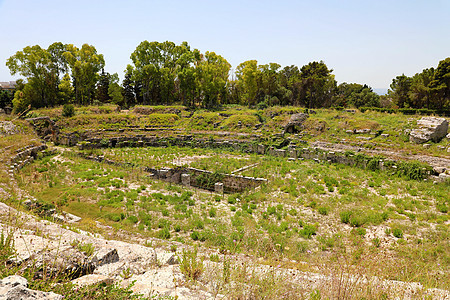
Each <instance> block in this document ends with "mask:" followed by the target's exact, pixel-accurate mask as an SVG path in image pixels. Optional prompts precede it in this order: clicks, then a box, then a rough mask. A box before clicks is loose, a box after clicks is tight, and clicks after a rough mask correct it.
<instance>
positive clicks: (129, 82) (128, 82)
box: [122, 65, 136, 107]
mask: <svg viewBox="0 0 450 300" xmlns="http://www.w3.org/2000/svg"><path fill="white" fill-rule="evenodd" d="M122 88H123V89H122V91H123V101H124V104H123V106H125V107H130V106H131V105H133V104H135V103H136V95H135V88H134V81H133V67H132V66H130V65H129V66H127V69H126V70H125V77H124V79H123V81H122Z"/></svg>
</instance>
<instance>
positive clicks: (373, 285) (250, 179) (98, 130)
mask: <svg viewBox="0 0 450 300" xmlns="http://www.w3.org/2000/svg"><path fill="white" fill-rule="evenodd" d="M0 118H1V121H0V135H1V136H0V149H1V170H0V199H1V203H0V214H1V239H0V259H1V264H0V275H1V278H3V279H2V281H1V283H0V299H3V298H2V297H3V296H1V295H9V296H10V297H16V298H7V299H29V298H26V297H40V298H43V299H62V297H63V296H64V297H65V298H68V299H82V298H86V299H141V298H148V299H449V298H450V292H449V286H450V278H449V274H450V273H449V271H448V270H449V263H450V256H449V255H450V248H449V247H450V243H449V215H448V210H449V206H450V203H449V200H450V196H449V195H450V181H449V177H450V136H449V135H448V118H445V117H439V116H424V115H417V114H403V113H401V112H380V111H373V110H370V109H368V110H356V109H355V110H353V109H348V110H345V109H316V110H308V109H304V108H299V107H278V106H273V107H269V108H262V109H250V108H248V107H247V106H239V105H228V106H227V105H226V106H223V107H222V108H221V109H217V110H202V109H197V110H190V109H187V108H186V107H184V106H135V107H131V108H130V109H128V110H124V109H120V107H118V106H115V105H102V106H79V107H75V108H74V111H73V113H72V114H70V116H69V115H67V114H65V113H64V111H63V108H62V107H55V108H51V109H44V108H42V109H38V110H32V111H30V112H28V114H27V115H26V116H22V117H18V116H17V115H5V114H4V115H1V116H0ZM11 295H12V296H11ZM5 299H6V298H5ZM30 299H31V298H30Z"/></svg>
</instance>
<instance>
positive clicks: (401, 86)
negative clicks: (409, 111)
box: [388, 74, 412, 108]
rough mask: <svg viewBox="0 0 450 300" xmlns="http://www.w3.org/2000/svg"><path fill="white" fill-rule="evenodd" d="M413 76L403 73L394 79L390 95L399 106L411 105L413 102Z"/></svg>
mask: <svg viewBox="0 0 450 300" xmlns="http://www.w3.org/2000/svg"><path fill="white" fill-rule="evenodd" d="M411 83H412V79H411V77H408V76H406V75H405V74H402V75H400V76H397V77H395V78H394V79H392V83H391V85H390V90H389V91H388V95H389V96H390V97H391V98H392V100H393V102H394V104H395V105H396V106H398V107H400V108H401V107H409V106H410V104H411V98H410V90H411Z"/></svg>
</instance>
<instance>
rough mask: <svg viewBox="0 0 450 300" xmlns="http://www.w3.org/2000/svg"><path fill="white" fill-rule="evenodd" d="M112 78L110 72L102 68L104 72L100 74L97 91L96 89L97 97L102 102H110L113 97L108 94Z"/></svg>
mask: <svg viewBox="0 0 450 300" xmlns="http://www.w3.org/2000/svg"><path fill="white" fill-rule="evenodd" d="M110 80H111V75H110V74H109V73H106V72H105V70H104V69H102V72H101V73H100V75H99V79H98V82H97V91H96V98H97V99H98V100H99V101H100V102H103V103H105V102H108V101H109V100H110V99H111V97H110V96H109V94H108V89H109V84H110Z"/></svg>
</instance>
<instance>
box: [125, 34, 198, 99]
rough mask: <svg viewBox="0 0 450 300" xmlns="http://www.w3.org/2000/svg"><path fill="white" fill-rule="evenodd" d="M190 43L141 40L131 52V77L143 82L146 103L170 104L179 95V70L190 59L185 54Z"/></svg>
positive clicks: (187, 63) (187, 65) (189, 62)
mask: <svg viewBox="0 0 450 300" xmlns="http://www.w3.org/2000/svg"><path fill="white" fill-rule="evenodd" d="M190 51H191V50H190V47H189V45H188V44H187V43H186V42H183V43H182V44H181V45H176V44H175V43H173V42H170V41H166V42H163V43H160V42H156V41H154V42H148V41H143V42H141V43H140V44H139V45H138V46H137V47H136V50H135V51H134V52H133V53H132V54H131V60H132V61H133V64H134V78H135V80H136V81H139V82H141V83H142V91H141V93H142V96H143V101H144V103H145V104H161V103H165V104H170V103H172V102H173V101H175V100H176V99H178V97H179V90H178V89H177V87H179V85H178V83H177V80H178V74H180V73H182V71H183V69H184V68H186V67H189V65H190V64H191V63H193V62H192V61H189V60H187V59H186V58H187V57H189V55H186V54H187V53H189V52H190Z"/></svg>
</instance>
